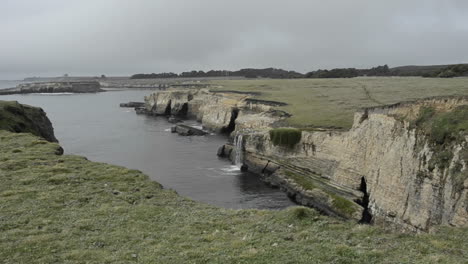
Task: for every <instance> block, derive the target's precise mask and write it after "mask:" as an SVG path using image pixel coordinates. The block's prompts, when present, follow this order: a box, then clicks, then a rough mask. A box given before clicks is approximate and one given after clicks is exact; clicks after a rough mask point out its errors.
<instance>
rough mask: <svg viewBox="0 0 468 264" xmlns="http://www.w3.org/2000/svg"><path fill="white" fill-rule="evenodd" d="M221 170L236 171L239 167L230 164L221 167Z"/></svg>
mask: <svg viewBox="0 0 468 264" xmlns="http://www.w3.org/2000/svg"><path fill="white" fill-rule="evenodd" d="M221 170H222V171H225V172H237V171H240V168H239V167H238V166H236V165H232V166H229V167H225V168H221Z"/></svg>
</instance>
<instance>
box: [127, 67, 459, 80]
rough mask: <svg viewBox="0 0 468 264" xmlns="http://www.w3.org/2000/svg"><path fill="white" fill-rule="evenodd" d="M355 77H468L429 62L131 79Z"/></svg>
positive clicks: (142, 76) (134, 76)
mask: <svg viewBox="0 0 468 264" xmlns="http://www.w3.org/2000/svg"><path fill="white" fill-rule="evenodd" d="M359 76H422V77H440V78H452V77H459V76H468V64H456V65H430V66H401V67H395V68H389V67H388V65H382V66H377V67H373V68H370V69H356V68H336V69H331V70H322V69H320V70H316V71H311V72H308V73H306V74H302V73H299V72H295V71H286V70H283V69H276V68H266V69H253V68H246V69H241V70H238V71H224V70H210V71H207V72H204V71H188V72H182V73H180V74H177V73H173V72H163V73H150V74H143V73H139V74H135V75H132V76H131V77H130V78H131V79H150V78H198V77H245V78H273V79H295V78H354V77H359Z"/></svg>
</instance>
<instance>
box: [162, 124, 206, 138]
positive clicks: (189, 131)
mask: <svg viewBox="0 0 468 264" xmlns="http://www.w3.org/2000/svg"><path fill="white" fill-rule="evenodd" d="M171 132H172V133H177V134H179V135H181V136H204V135H206V134H208V133H207V132H205V131H203V130H201V129H198V128H194V127H191V126H187V125H176V126H173V127H171Z"/></svg>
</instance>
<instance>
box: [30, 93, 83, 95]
mask: <svg viewBox="0 0 468 264" xmlns="http://www.w3.org/2000/svg"><path fill="white" fill-rule="evenodd" d="M37 94H39V95H71V94H75V93H37Z"/></svg>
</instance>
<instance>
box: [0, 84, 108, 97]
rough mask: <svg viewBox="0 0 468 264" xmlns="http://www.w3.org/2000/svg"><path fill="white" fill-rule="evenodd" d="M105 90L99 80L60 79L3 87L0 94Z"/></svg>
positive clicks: (94, 91) (96, 91) (95, 91)
mask: <svg viewBox="0 0 468 264" xmlns="http://www.w3.org/2000/svg"><path fill="white" fill-rule="evenodd" d="M98 92H104V90H103V89H101V85H100V84H99V82H97V81H59V82H35V83H25V84H19V85H18V86H17V87H15V88H10V89H1V90H0V95H11V94H31V93H98Z"/></svg>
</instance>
